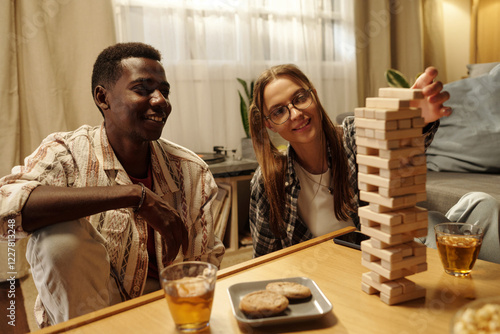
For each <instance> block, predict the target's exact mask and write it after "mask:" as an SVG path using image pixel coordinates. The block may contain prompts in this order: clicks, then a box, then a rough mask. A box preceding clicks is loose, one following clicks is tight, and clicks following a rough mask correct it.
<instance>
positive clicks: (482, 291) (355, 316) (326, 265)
mask: <svg viewBox="0 0 500 334" xmlns="http://www.w3.org/2000/svg"><path fill="white" fill-rule="evenodd" d="M348 229H349V228H346V229H343V230H341V231H340V233H335V232H334V233H330V234H328V235H325V236H322V237H319V238H316V239H313V240H310V241H307V242H305V243H301V244H299V245H295V246H292V247H289V248H286V249H284V250H281V251H278V252H274V253H272V254H268V255H266V256H263V257H259V258H257V259H253V260H250V261H247V262H244V263H242V264H239V265H235V266H233V267H230V268H227V269H224V270H221V271H219V274H218V280H217V285H216V290H215V298H214V303H213V310H212V316H211V321H210V329H209V330H207V331H204V332H203V333H302V332H308V333H412V334H413V333H448V331H449V326H450V321H451V318H452V316H453V314H454V313H455V312H456V311H457V310H458V309H459V308H460V307H462V306H463V305H465V304H467V303H468V302H470V301H472V300H474V299H477V298H483V297H489V296H493V295H496V296H499V295H500V284H499V277H500V265H499V264H495V263H491V262H486V261H481V260H479V261H477V262H476V264H475V267H474V269H473V272H472V274H471V276H470V277H469V278H456V277H452V276H450V275H448V274H446V273H445V272H444V271H443V268H442V265H441V262H440V259H439V254H438V253H437V251H436V250H434V249H427V263H428V270H427V271H425V272H422V273H418V274H416V275H412V276H408V277H407V278H408V279H410V280H412V281H414V282H415V283H417V284H418V285H420V286H422V287H424V288H426V297H425V298H420V299H417V300H413V301H409V302H405V303H402V304H398V305H393V306H389V305H387V304H385V303H383V302H382V301H381V300H380V298H379V297H378V295H368V294H366V293H364V292H363V291H362V290H361V275H362V273H364V272H367V271H368V270H367V269H366V268H365V267H363V266H362V265H361V252H360V251H358V250H354V249H351V248H348V247H344V246H340V245H336V244H334V243H333V242H332V238H333V237H334V236H335V235H337V234H341V233H345V232H346V231H347V230H348ZM296 276H303V277H308V278H310V279H312V280H314V281H315V282H316V284H317V285H318V286H319V288H320V289H321V290H322V291H323V293H324V294H325V296H326V297H327V298H328V299H329V301H330V302H331V303H332V305H333V309H332V311H331V312H329V313H327V314H326V315H325V316H323V317H321V318H319V319H315V320H310V321H305V322H300V323H294V324H282V325H275V326H266V327H252V328H250V327H248V325H246V324H243V323H238V322H237V320H236V319H235V317H234V316H233V314H232V311H231V306H230V303H229V297H228V293H227V289H228V288H229V287H230V286H231V285H233V284H236V283H241V282H250V281H260V280H270V279H280V278H286V277H296ZM66 331H70V332H77V333H120V332H122V333H176V330H175V328H174V324H173V320H172V318H171V316H170V314H169V310H168V307H167V304H166V301H165V299H164V298H163V292H162V291H157V292H154V293H151V294H148V295H145V296H142V297H139V298H136V299H133V300H130V301H127V302H124V303H120V304H118V305H114V306H111V307H108V308H106V309H104V310H100V311H97V312H93V313H91V314H87V315H84V316H81V317H78V318H75V319H71V320H69V321H67V322H65V323H62V324H58V325H56V326H52V327H49V328H46V329H44V330H42V331H39V332H38V333H58V332H66Z"/></svg>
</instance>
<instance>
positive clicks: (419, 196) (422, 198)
mask: <svg viewBox="0 0 500 334" xmlns="http://www.w3.org/2000/svg"><path fill="white" fill-rule="evenodd" d="M415 196H416V197H417V199H416V201H417V203H418V202H423V201H425V200H427V193H426V192H425V193H418V194H415Z"/></svg>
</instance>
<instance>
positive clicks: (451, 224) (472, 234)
mask: <svg viewBox="0 0 500 334" xmlns="http://www.w3.org/2000/svg"><path fill="white" fill-rule="evenodd" d="M443 225H450V226H470V227H472V228H476V229H477V232H476V233H472V232H471V234H464V235H460V236H463V237H474V236H483V235H484V229H483V228H482V227H481V226H477V225H474V224H471V223H460V222H445V223H439V224H436V225H434V233H437V232H438V231H437V227H438V226H443ZM439 233H441V234H445V235H457V234H455V233H450V232H444V231H439Z"/></svg>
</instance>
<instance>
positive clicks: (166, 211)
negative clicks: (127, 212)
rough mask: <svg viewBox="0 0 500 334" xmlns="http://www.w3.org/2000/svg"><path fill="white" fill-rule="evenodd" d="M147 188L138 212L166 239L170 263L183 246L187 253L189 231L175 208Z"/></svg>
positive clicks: (183, 251)
mask: <svg viewBox="0 0 500 334" xmlns="http://www.w3.org/2000/svg"><path fill="white" fill-rule="evenodd" d="M145 190H146V195H145V198H144V203H143V204H142V206H141V208H140V210H139V212H138V214H139V215H140V216H141V217H143V218H144V219H145V220H146V222H147V223H148V224H149V225H150V226H151V227H152V228H153V229H155V230H156V231H158V232H159V233H160V234H161V236H162V237H163V239H164V240H165V241H166V243H167V247H168V249H167V262H168V263H170V262H172V261H173V260H174V259H175V257H176V256H177V253H179V249H180V248H181V247H182V253H183V254H184V255H185V254H186V252H187V250H188V245H189V238H188V232H187V230H186V227H185V226H184V223H183V222H182V219H181V218H180V217H179V214H178V213H177V212H176V210H175V209H174V208H172V207H171V206H170V205H169V204H168V203H167V202H165V201H164V200H163V199H162V198H161V197H160V196H158V195H157V194H155V193H154V192H152V191H151V190H149V189H147V188H146V189H145Z"/></svg>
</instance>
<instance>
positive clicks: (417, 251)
mask: <svg viewBox="0 0 500 334" xmlns="http://www.w3.org/2000/svg"><path fill="white" fill-rule="evenodd" d="M365 241H368V240H365ZM409 245H410V247H411V250H412V253H413V255H415V256H422V255H427V247H426V246H425V245H424V244H421V243H419V242H416V241H413V242H411V243H410V244H409Z"/></svg>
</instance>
